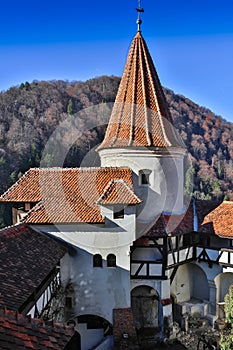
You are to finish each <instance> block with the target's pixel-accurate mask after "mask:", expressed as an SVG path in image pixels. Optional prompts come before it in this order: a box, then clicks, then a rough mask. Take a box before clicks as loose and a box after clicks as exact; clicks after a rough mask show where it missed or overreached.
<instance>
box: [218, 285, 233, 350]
mask: <svg viewBox="0 0 233 350" xmlns="http://www.w3.org/2000/svg"><path fill="white" fill-rule="evenodd" d="M225 314H226V321H225V328H224V329H223V332H222V334H221V339H220V348H221V350H232V349H233V285H231V286H230V289H229V293H228V294H227V295H226V296H225Z"/></svg>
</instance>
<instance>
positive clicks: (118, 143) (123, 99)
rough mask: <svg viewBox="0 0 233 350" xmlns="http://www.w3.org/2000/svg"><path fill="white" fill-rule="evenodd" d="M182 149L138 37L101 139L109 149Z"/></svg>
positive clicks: (138, 34) (137, 36)
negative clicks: (103, 136) (130, 147)
mask: <svg viewBox="0 0 233 350" xmlns="http://www.w3.org/2000/svg"><path fill="white" fill-rule="evenodd" d="M129 146H132V147H134V146H136V147H138V146H141V147H182V148H183V147H185V145H184V143H183V141H182V139H181V137H180V135H179V134H178V132H177V131H176V129H175V127H174V126H173V121H172V117H171V114H170V111H169V108H168V105H167V102H166V98H165V95H164V92H163V88H162V86H161V83H160V80H159V77H158V75H157V72H156V69H155V67H154V64H153V61H152V58H151V56H150V53H149V50H148V48H147V45H146V42H145V41H144V39H143V37H142V36H141V33H140V32H138V33H137V34H136V36H135V37H134V39H133V42H132V44H131V47H130V51H129V55H128V58H127V61H126V65H125V69H124V73H123V76H122V79H121V83H120V86H119V89H118V93H117V96H116V100H115V104H114V107H113V110H112V114H111V118H110V121H109V124H108V128H107V131H106V135H105V138H104V140H103V142H102V144H101V145H100V146H99V148H98V149H99V150H100V149H103V148H112V147H129Z"/></svg>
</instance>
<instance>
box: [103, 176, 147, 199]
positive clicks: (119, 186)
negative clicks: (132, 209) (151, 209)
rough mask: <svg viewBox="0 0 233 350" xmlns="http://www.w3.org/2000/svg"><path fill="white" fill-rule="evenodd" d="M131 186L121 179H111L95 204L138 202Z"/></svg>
mask: <svg viewBox="0 0 233 350" xmlns="http://www.w3.org/2000/svg"><path fill="white" fill-rule="evenodd" d="M141 202H142V201H141V199H139V198H138V197H137V196H136V195H135V194H134V192H133V191H132V188H130V187H129V185H128V184H127V183H126V182H125V181H123V180H111V181H110V182H109V184H108V185H107V187H106V188H105V190H104V193H103V194H102V195H101V197H100V198H99V199H98V201H97V204H130V205H133V204H138V203H141Z"/></svg>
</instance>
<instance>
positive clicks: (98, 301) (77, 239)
mask: <svg viewBox="0 0 233 350" xmlns="http://www.w3.org/2000/svg"><path fill="white" fill-rule="evenodd" d="M104 211H105V212H106V215H107V216H108V217H109V221H108V222H107V225H106V226H104V225H88V224H76V225H59V226H55V225H54V226H52V225H47V226H37V227H35V226H34V229H37V230H39V231H42V232H46V233H47V234H50V235H52V236H55V237H57V238H59V239H61V240H63V241H65V242H66V243H68V244H69V245H70V246H72V251H71V253H70V254H69V256H68V258H65V259H63V260H62V264H61V276H62V281H63V285H64V286H66V284H68V283H71V284H72V286H73V288H74V291H75V305H74V308H73V310H72V313H73V314H74V316H75V317H76V316H79V315H85V314H93V315H98V316H101V317H103V318H105V319H106V320H108V321H109V322H111V323H112V322H113V312H112V310H113V309H114V308H128V307H130V246H131V245H132V242H133V241H134V240H135V231H136V229H135V225H136V220H135V208H133V207H127V208H126V210H125V217H124V219H120V220H119V219H117V220H115V221H114V220H112V218H111V215H112V213H111V210H110V209H109V208H104ZM95 254H100V255H101V256H102V258H103V267H102V268H101V267H95V268H94V267H93V255H95ZM109 254H114V255H115V256H116V265H117V267H107V264H106V259H107V256H108V255H109Z"/></svg>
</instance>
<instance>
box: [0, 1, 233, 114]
mask: <svg viewBox="0 0 233 350" xmlns="http://www.w3.org/2000/svg"><path fill="white" fill-rule="evenodd" d="M142 6H143V7H144V8H145V13H144V14H143V15H142V19H143V23H142V34H143V36H144V38H145V40H146V42H147V44H148V47H149V50H150V52H151V55H152V57H153V60H154V63H155V66H156V68H157V71H158V74H159V76H160V79H161V82H162V84H163V85H164V86H166V87H168V88H170V89H172V90H173V91H174V92H176V93H180V94H182V95H185V96H186V97H189V98H190V99H192V100H193V101H194V102H197V103H198V104H200V105H202V106H205V107H208V108H210V109H211V110H213V112H215V113H216V114H219V115H222V116H223V117H224V118H225V119H227V120H230V121H233V96H232V95H233V69H232V62H233V1H232V0H221V1H219V0H212V1H211V0H190V1H187V0H185V1H184V0H178V1H174V0H173V1H171V0H167V1H164V2H163V1H159V0H142ZM136 7H137V0H108V1H107V0H98V1H93V0H91V1H88V0H86V1H84V0H83V1H78V0H76V1H75V0H56V1H52V0H4V1H2V3H1V20H0V32H1V36H0V91H2V90H7V89H8V88H9V87H11V86H13V85H18V84H20V83H21V82H25V81H29V82H31V81H33V80H53V79H63V80H70V81H72V80H86V79H89V78H93V77H96V76H100V75H103V74H106V75H118V76H120V75H121V74H122V71H123V67H124V64H125V60H126V57H127V53H128V49H129V45H130V43H131V40H132V39H133V37H134V35H135V33H136V30H137V26H136V23H135V21H136V17H137V14H136V11H135V8H136Z"/></svg>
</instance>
